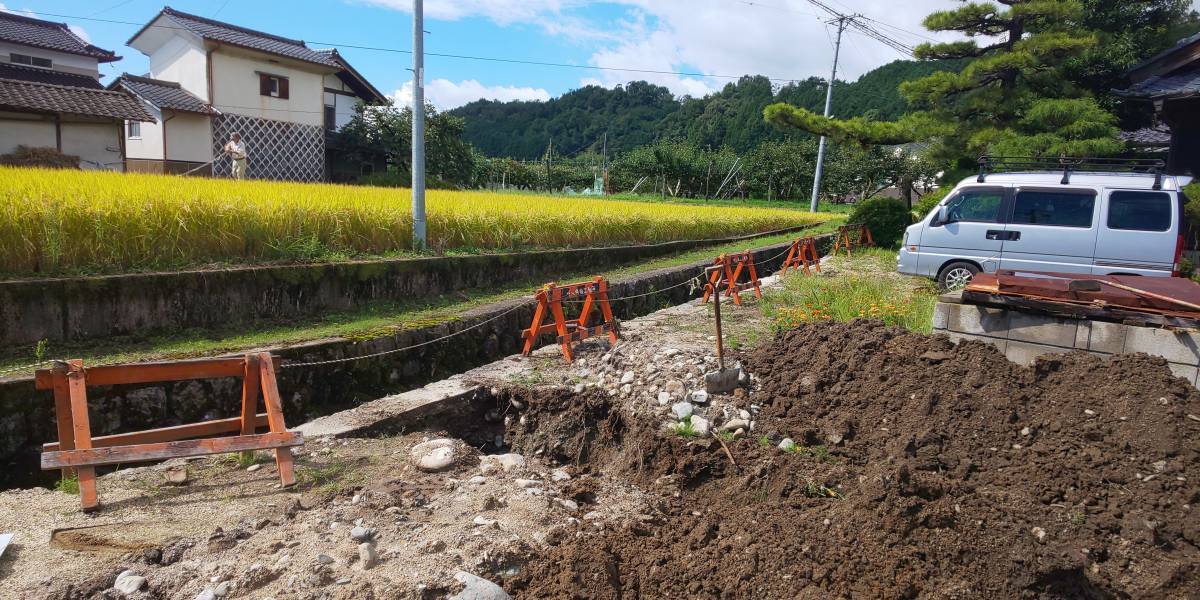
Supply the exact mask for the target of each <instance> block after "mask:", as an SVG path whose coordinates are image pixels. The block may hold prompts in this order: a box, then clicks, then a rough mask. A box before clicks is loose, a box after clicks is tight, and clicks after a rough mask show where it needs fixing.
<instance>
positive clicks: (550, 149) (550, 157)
mask: <svg viewBox="0 0 1200 600" xmlns="http://www.w3.org/2000/svg"><path fill="white" fill-rule="evenodd" d="M553 168H554V138H550V145H549V146H547V147H546V191H547V192H553V191H554V184H553V183H552V182H551V181H550V176H551V175H550V174H551V169H553Z"/></svg>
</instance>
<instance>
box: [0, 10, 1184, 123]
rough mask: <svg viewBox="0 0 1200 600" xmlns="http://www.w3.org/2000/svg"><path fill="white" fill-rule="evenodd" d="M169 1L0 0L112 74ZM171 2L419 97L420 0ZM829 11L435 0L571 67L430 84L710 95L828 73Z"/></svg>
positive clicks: (467, 97) (906, 15)
mask: <svg viewBox="0 0 1200 600" xmlns="http://www.w3.org/2000/svg"><path fill="white" fill-rule="evenodd" d="M162 1H163V0H0V10H9V11H13V12H20V13H24V14H31V15H33V16H39V17H41V18H45V19H48V20H52V21H58V22H65V23H67V24H69V25H70V26H71V27H72V29H73V30H75V31H76V32H77V33H79V34H80V35H82V36H84V37H85V38H87V39H88V40H90V41H91V43H93V44H95V45H97V46H100V47H101V48H105V49H108V50H113V51H116V52H117V54H119V55H121V56H123V57H124V58H123V59H122V60H121V61H119V62H117V63H112V64H109V65H105V66H103V67H101V74H102V75H104V77H105V80H106V81H107V80H109V79H110V78H111V77H113V76H115V75H118V74H120V73H121V72H128V73H132V74H144V73H146V71H147V64H148V63H147V60H146V57H145V56H144V55H142V54H141V53H139V52H137V51H136V50H134V49H133V48H130V47H128V46H126V45H125V42H126V41H128V39H129V37H130V36H131V35H132V34H133V33H134V32H136V31H137V29H138V28H139V27H140V25H141V24H144V23H146V22H147V21H149V20H150V19H151V18H152V17H153V16H154V15H155V14H156V13H157V12H158V10H160V9H161V8H162V6H163V4H162ZM822 2H824V3H825V4H826V5H828V6H830V7H832V8H833V9H835V10H837V11H840V12H842V13H857V14H860V15H863V17H864V18H865V19H869V21H866V22H868V23H870V24H871V25H873V26H874V27H876V28H877V29H878V30H879V31H882V32H884V33H887V34H889V35H890V36H891V37H893V38H895V39H896V40H898V41H900V42H903V43H904V44H906V45H908V46H914V45H916V44H918V43H920V42H922V41H928V40H930V39H934V38H938V37H939V36H935V35H934V34H931V33H930V32H927V31H925V29H924V28H922V27H921V24H920V23H921V20H922V19H923V18H924V16H925V15H926V14H928V13H929V12H931V11H933V10H938V9H945V8H953V7H954V6H956V5H957V4H958V2H956V1H955V0H822ZM1198 3H1200V0H1193V5H1194V6H1195V5H1196V4H1198ZM170 6H172V7H173V8H175V9H177V10H181V11H184V12H189V13H194V14H197V15H200V16H204V17H210V18H215V19H219V20H221V21H226V22H229V23H233V24H236V25H241V26H243V27H249V28H252V29H258V30H262V31H266V32H268V33H273V34H276V35H281V36H285V37H290V38H295V39H302V40H305V41H306V43H308V45H309V46H311V47H315V48H322V47H330V46H333V47H337V48H338V49H339V51H340V52H341V53H342V55H343V56H345V57H346V58H347V59H348V60H349V61H350V63H351V64H352V65H354V67H355V68H356V69H358V70H359V72H361V73H362V74H363V75H364V76H365V77H366V78H367V79H368V80H370V81H371V82H372V83H373V84H375V87H377V88H379V89H380V90H381V91H383V92H384V93H386V94H388V95H390V96H392V97H394V98H395V99H396V100H397V101H398V102H409V101H411V97H412V96H411V91H412V81H411V80H412V71H411V67H412V55H411V54H408V53H402V52H394V51H387V50H411V49H412V0H288V1H279V0H171V4H170ZM829 18H830V15H829V14H828V13H826V12H824V11H823V10H821V9H820V8H818V7H817V6H815V5H813V4H811V3H810V2H809V0H761V1H760V0H607V1H598V2H597V1H589V0H426V1H425V31H426V32H427V35H426V37H425V50H426V52H428V53H441V54H454V55H459V56H471V57H487V58H493V59H508V60H520V61H533V62H541V63H556V64H559V65H568V66H549V65H531V64H520V63H514V62H500V61H484V60H474V59H469V58H461V57H446V56H427V57H426V60H425V88H426V92H425V93H426V98H427V99H428V100H429V101H431V102H433V104H434V105H435V106H437V107H438V108H439V109H441V110H448V109H451V108H454V107H457V106H461V105H463V104H465V103H467V102H470V101H472V100H476V99H480V98H487V99H497V100H546V99H549V98H551V97H555V96H559V95H561V94H563V93H565V92H567V91H570V90H572V89H577V88H579V87H582V86H584V85H590V84H597V85H604V86H608V87H612V86H615V85H620V84H623V83H626V82H628V81H632V80H639V79H642V80H647V81H650V82H653V83H657V84H660V85H664V86H666V87H667V88H669V89H670V90H671V91H672V92H674V93H675V94H676V95H677V96H683V95H691V96H702V95H704V94H707V93H711V92H713V91H716V90H719V89H720V88H721V87H722V86H724V85H725V84H726V83H728V82H730V81H732V80H734V79H736V78H737V77H738V76H741V75H746V74H756V75H766V76H768V77H772V78H774V79H776V80H777V83H780V84H782V83H786V82H787V81H789V80H801V79H806V78H808V77H812V76H816V77H820V78H827V77H828V76H829V69H830V66H831V63H832V60H833V50H834V49H833V39H834V36H835V34H836V26H833V25H829V24H827V23H826V21H828V20H829ZM940 36H941V37H940V39H947V40H948V39H954V37H953V36H952V35H949V34H940ZM356 46H357V47H356ZM381 49H386V50H381ZM899 58H904V56H903V55H902V54H901V53H900V52H898V51H897V50H894V49H892V48H890V47H888V46H886V45H884V44H882V43H880V42H878V41H876V40H873V39H871V38H869V37H866V36H865V35H863V34H861V33H859V32H857V31H854V30H848V31H847V33H846V34H845V36H844V38H843V44H842V49H841V55H840V60H839V66H838V78H839V79H851V80H852V79H855V78H857V77H858V76H860V75H862V74H863V73H865V72H867V71H869V70H871V69H873V68H875V67H877V66H880V65H883V64H886V63H888V62H891V61H893V60H896V59H899ZM638 71H660V72H661V71H668V72H675V73H688V74H685V75H681V74H670V73H646V72H638Z"/></svg>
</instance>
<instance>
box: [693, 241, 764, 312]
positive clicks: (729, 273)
mask: <svg viewBox="0 0 1200 600" xmlns="http://www.w3.org/2000/svg"><path fill="white" fill-rule="evenodd" d="M743 269H744V270H745V271H746V272H747V274H748V276H749V278H750V280H749V281H746V282H743V283H738V279H740V278H741V276H742V270H743ZM708 270H709V271H711V273H710V274H709V276H708V283H710V284H712V287H711V288H705V290H704V298H703V302H708V296H709V294H710V293H712V291H713V290H716V291H717V293H720V290H721V286H724V287H725V296H726V297H730V296H732V297H733V303H734V304H736V305H738V306H741V305H742V297H741V296H740V295H738V292H742V291H745V290H747V289H750V288H754V295H755V296H757V297H759V298H762V289H761V288H760V287H759V284H758V271H757V270H755V268H754V255H753V254H751V253H750V251H749V250H744V251H742V252H738V253H736V254H722V255H721V256H718V257H717V259H716V260H714V261H713V266H711V267H709V268H708Z"/></svg>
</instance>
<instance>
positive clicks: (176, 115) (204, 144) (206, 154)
mask: <svg viewBox="0 0 1200 600" xmlns="http://www.w3.org/2000/svg"><path fill="white" fill-rule="evenodd" d="M167 115H168V117H169V118H170V121H167V159H168V160H182V161H194V162H208V161H210V160H212V158H213V153H212V142H211V140H212V120H211V119H210V118H209V117H208V116H207V115H201V114H196V113H186V112H174V111H167Z"/></svg>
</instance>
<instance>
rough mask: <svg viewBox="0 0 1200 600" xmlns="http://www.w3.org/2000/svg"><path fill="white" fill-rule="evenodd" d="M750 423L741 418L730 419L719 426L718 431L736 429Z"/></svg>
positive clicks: (744, 427) (747, 425)
mask: <svg viewBox="0 0 1200 600" xmlns="http://www.w3.org/2000/svg"><path fill="white" fill-rule="evenodd" d="M749 426H750V424H749V423H747V422H746V421H744V420H742V419H730V420H728V421H726V422H725V424H724V425H722V426H721V429H720V431H737V430H738V429H746V428H747V427H749Z"/></svg>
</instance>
